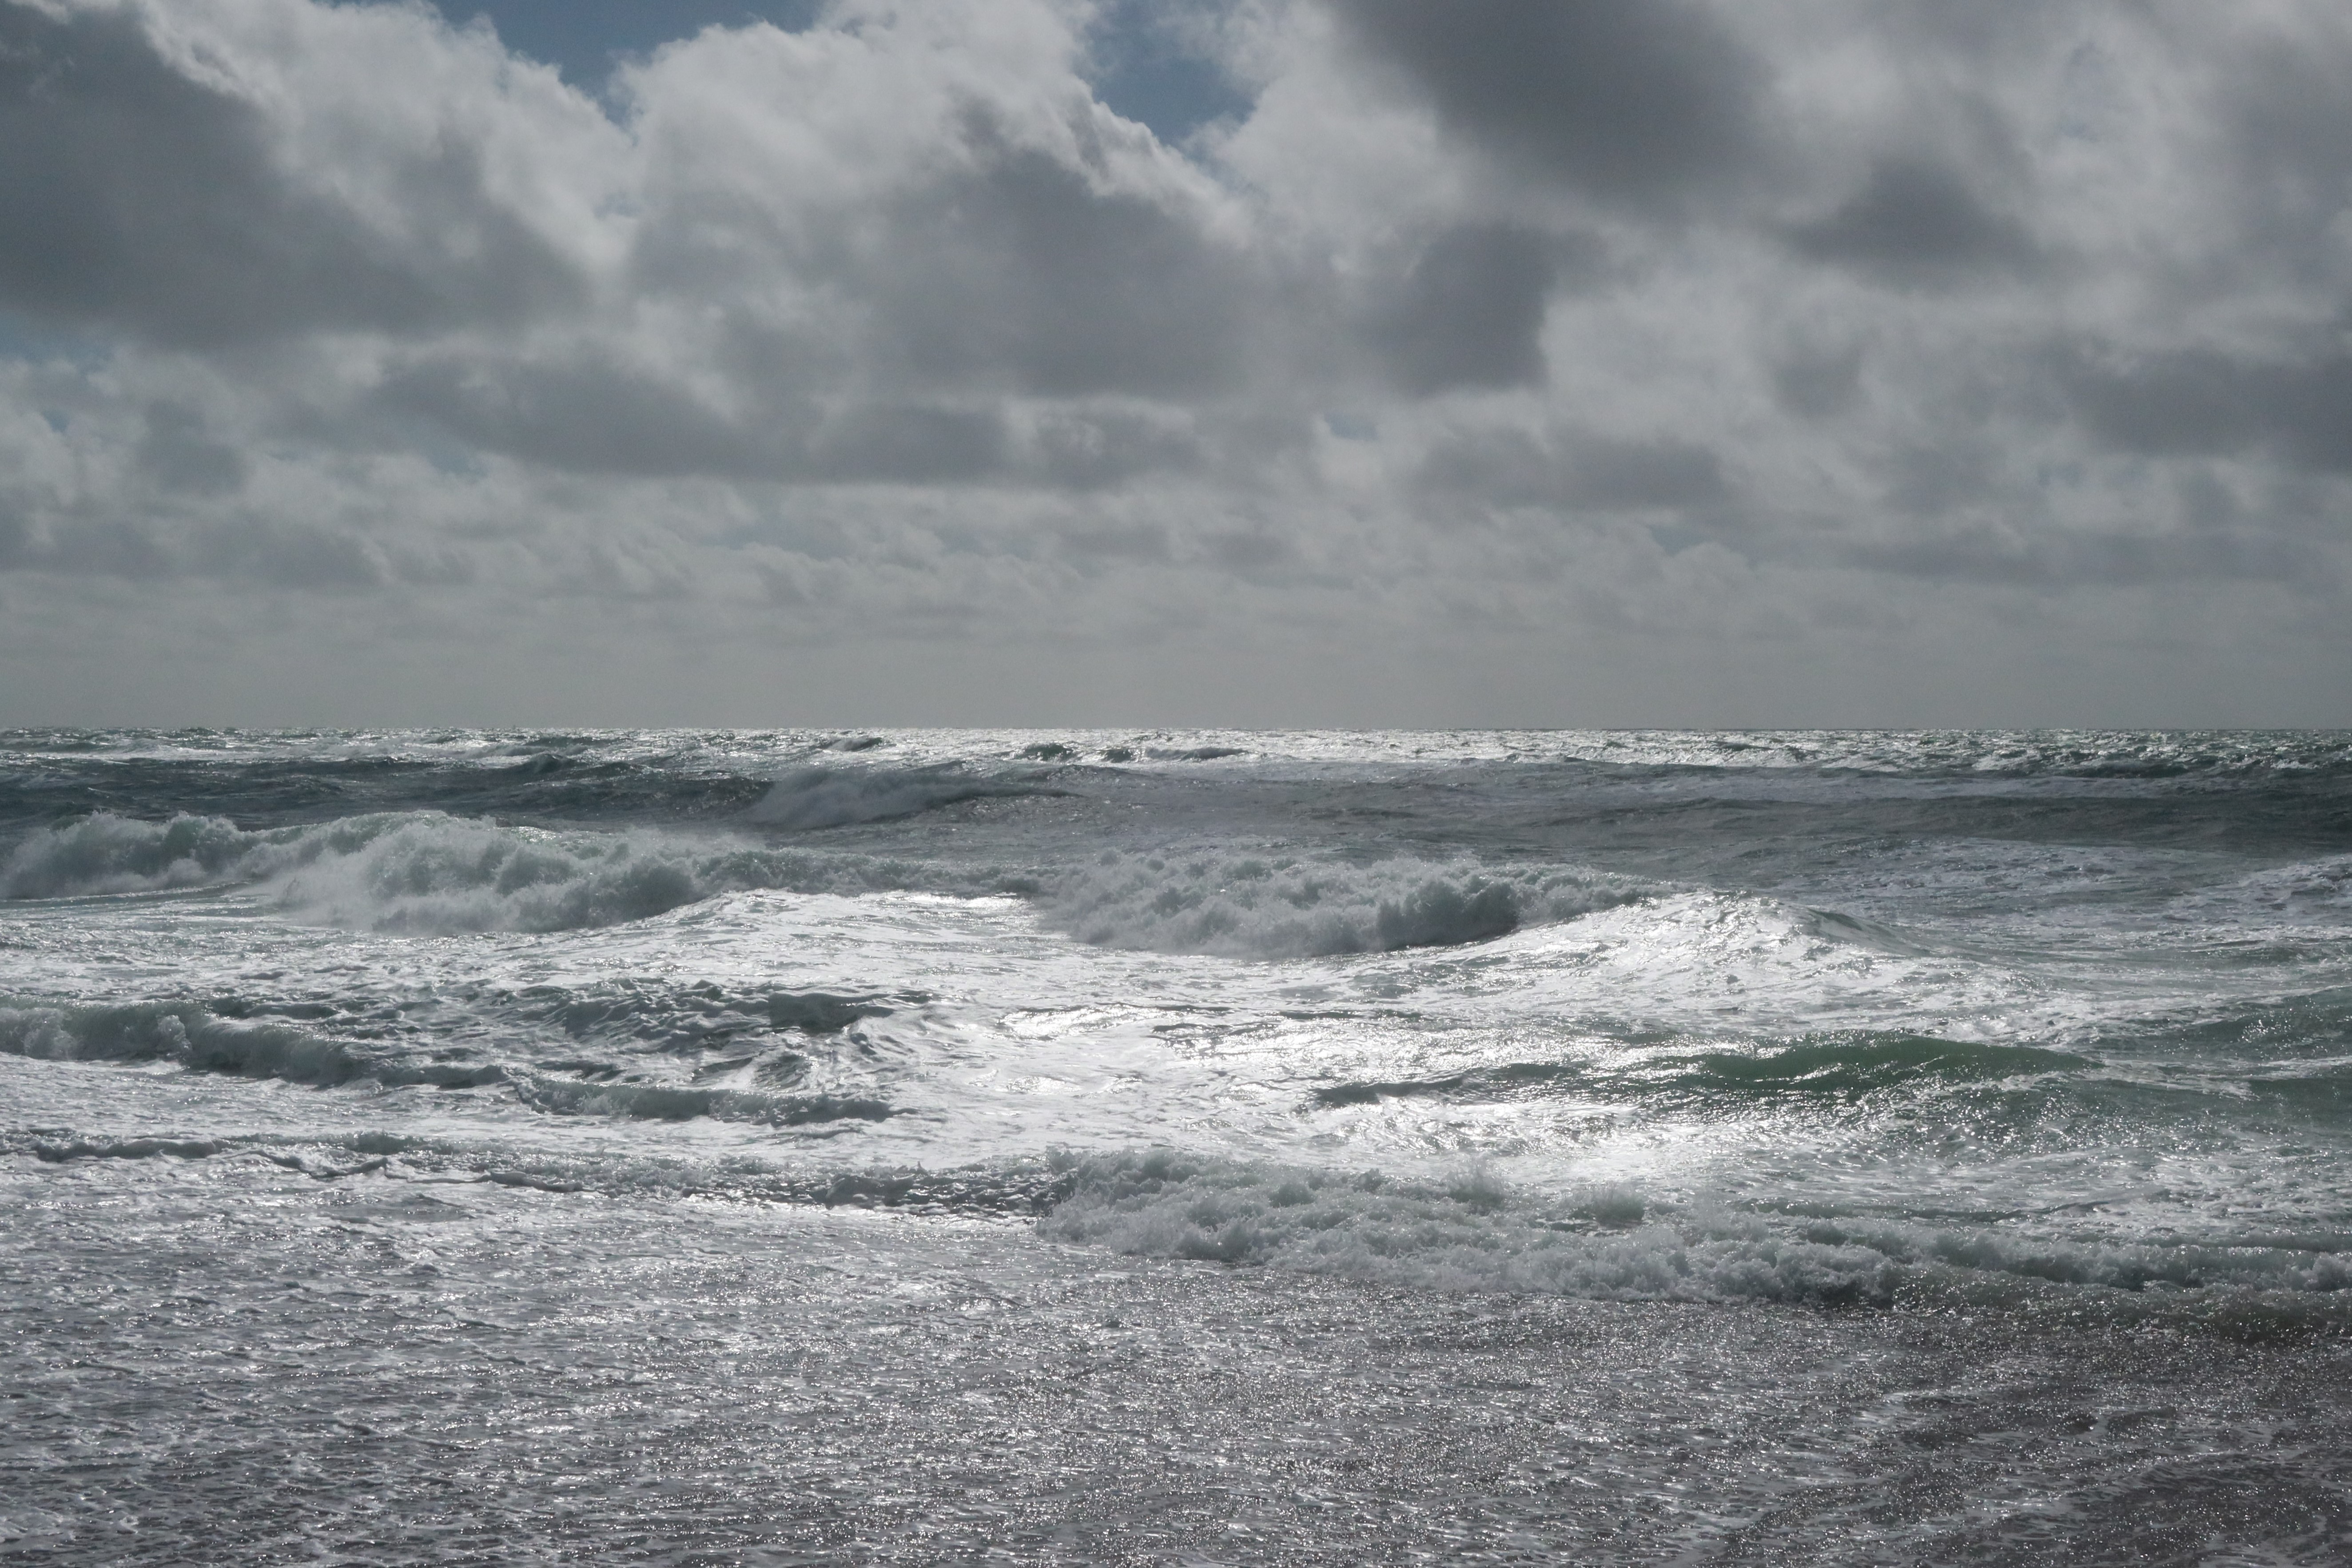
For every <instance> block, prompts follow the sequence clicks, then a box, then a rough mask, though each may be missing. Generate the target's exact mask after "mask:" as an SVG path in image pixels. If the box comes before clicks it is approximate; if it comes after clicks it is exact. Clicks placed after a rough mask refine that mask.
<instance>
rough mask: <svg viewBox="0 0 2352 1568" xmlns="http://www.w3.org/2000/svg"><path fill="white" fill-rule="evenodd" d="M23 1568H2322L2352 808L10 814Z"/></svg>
mask: <svg viewBox="0 0 2352 1568" xmlns="http://www.w3.org/2000/svg"><path fill="white" fill-rule="evenodd" d="M0 1216H5V1220H4V1222H0V1336H5V1341H0V1342H5V1346H6V1351H5V1366H6V1371H5V1377H0V1394H5V1405H0V1412H5V1418H0V1561H5V1562H6V1563H314V1562H315V1563H386V1564H390V1563H403V1564H405V1563H947V1562H956V1563H961V1562H975V1563H977V1562H1055V1563H1060V1562H1067V1563H1325V1562H1343V1563H1412V1562H1426V1561H1445V1562H1463V1563H1559V1562H1577V1563H1717V1562H1721V1563H2199V1564H2276V1563H2336V1562H2343V1561H2347V1560H2352V733H2345V732H2314V731H2281V732H2239V731H2231V732H2198V733H2189V732H2166V733H2120V732H2095V731H2035V732H2030V733H2024V732H2016V733H2012V732H1987V731H1909V732H1882V731H1870V732H1842V731H1802V732H1797V731H1773V732H1715V731H1708V732H1681V731H1675V732H1669V731H1412V732H1407V731H1213V730H1147V731H1136V730H1089V731H1004V730H973V731H945V730H904V731H902V730H874V731H859V730H826V731H652V730H647V731H455V730H436V731H424V730H418V731H279V732H263V731H215V730H182V731H143V730H142V731H134V730H99V731H81V730H18V731H7V732H0Z"/></svg>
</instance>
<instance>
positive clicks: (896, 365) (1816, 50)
mask: <svg viewBox="0 0 2352 1568" xmlns="http://www.w3.org/2000/svg"><path fill="white" fill-rule="evenodd" d="M2347 82H2352V7H2347V6H2346V5H2343V4H2342V3H2341V0H2241V3H2237V4H2231V5H2215V4H2210V3H2208V0H2131V3H2120V0H2119V3H2116V4H2095V3H2084V4H2072V5H2070V4H2056V3H2042V0H1969V3H1968V4H1952V3H1949V0H1908V3H1906V0H1868V3H1864V0H1851V3H1849V0H1736V3H1732V0H1726V3H1722V4H1706V3H1703V0H1556V3H1553V4H1542V3H1538V0H1447V3H1444V4H1439V3H1435V0H1418V3H1417V0H1199V3H1197V4H1189V5H1188V4H1185V3H1183V0H1154V3H1149V4H1147V3H1143V0H1133V3H1115V0H1106V3H1103V4H1095V5H1088V4H1083V3H1080V0H910V3H908V4H903V5H892V4H887V3H880V0H876V3H863V0H837V3H829V4H818V3H815V0H765V3H753V4H744V3H743V0H734V3H731V4H721V3H718V0H708V3H706V0H666V3H656V0H484V3H482V4H479V5H476V4H469V3H467V0H446V3H445V4H444V5H442V6H441V7H440V8H439V9H436V8H435V7H433V6H431V5H425V4H424V3H422V0H415V3H411V4H346V5H325V4H320V3H317V0H0V723H33V722H42V721H59V722H152V723H194V722H204V723H232V722H234V723H274V722H289V723H389V722H436V721H446V722H496V723H507V722H513V723H565V722H572V723H733V724H745V725H754V724H772V723H791V722H823V723H869V724H874V723H929V722H944V723H1106V724H1146V723H1172V722H1208V723H1236V724H1268V723H1276V724H1288V723H1325V724H1383V723H1385V724H1439V725H1443V724H1490V723H1527V724H1571V725H1578V724H1652V723H1656V724H1753V725H1773V724H1818V723H1845V724H1981V723H1991V724H2039V723H2079V724H2117V725H2145V724H2272V723H2333V724H2345V723H2352V613H2347V612H2352V602H2347V601H2352V594H2347V572H2348V571H2352V90H2347V87H2346V84H2347Z"/></svg>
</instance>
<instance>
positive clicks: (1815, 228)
mask: <svg viewBox="0 0 2352 1568" xmlns="http://www.w3.org/2000/svg"><path fill="white" fill-rule="evenodd" d="M1789 239H1790V244H1791V245H1793V246H1794V247H1796V249H1797V251H1798V253H1799V254H1801V255H1802V256H1804V257H1807V258H1810V259H1811V260H1815V261H1826V262H1831V263H1833V264H1835V265H1837V266H1840V267H1848V268H1853V269H1854V270H1855V271H1857V272H1860V273H1862V274H1864V276H1866V277H1870V278H1873V279H1877V280H1879V281H1881V282H1885V283H1890V284H1894V285H1895V286H1897V287H1923V286H1924V287H1947V286H1951V285H1955V284H1959V283H1964V282H1967V281H1969V280H1970V279H1983V278H1986V277H1988V276H1998V275H2000V274H2004V273H2006V274H2015V273H2019V272H2023V271H2027V270H2030V269H2032V268H2034V267H2036V266H2038V265H2040V263H2041V259H2042V258H2041V252H2040V250H2039V248H2038V247H2036V246H2035V244H2034V242H2033V238H2032V236H2031V235H2030V234H2028V233H2027V232H2026V230H2025V228H2024V226H2022V225H2021V224H2019V223H2017V222H2016V221H2015V220H2013V219H2011V218H2007V217H2004V216H2000V214H1998V213H1996V212H1994V211H1993V210H1992V209H1991V208H1990V207H1988V206H1987V205H1985V204H1984V203H1983V202H1982V201H1980V200H1979V198H1978V196H1977V195H1976V193H1975V192H1973V191H1972V190H1970V189H1969V184H1968V182H1967V181H1966V180H1964V179H1962V178H1961V177H1960V175H1959V174H1958V173H1957V172H1955V171H1954V170H1952V169H1951V168H1949V167H1948V166H1946V165H1945V164H1943V163H1937V162H1931V161H1928V160H1926V159H1918V158H1894V159H1889V160H1887V161H1886V162H1884V163H1880V164H1879V165H1878V166H1877V167H1876V168H1875V169H1874V170H1872V171H1871V174H1870V177H1869V178H1868V179H1867V180H1866V181H1865V182H1864V184H1863V186H1862V188H1861V189H1860V190H1858V191H1856V192H1855V193H1854V194H1853V195H1852V196H1851V197H1849V198H1848V199H1847V200H1846V201H1845V202H1844V203H1843V204H1842V205H1839V206H1838V207H1837V208H1836V210H1834V211H1832V212H1831V213H1829V214H1828V215H1827V216H1823V217H1821V218H1818V219H1816V220H1814V221H1813V222H1811V223H1807V224H1802V225H1800V226H1797V227H1795V228H1794V229H1791V230H1790V236H1789Z"/></svg>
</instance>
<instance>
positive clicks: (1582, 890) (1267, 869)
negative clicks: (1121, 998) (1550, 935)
mask: <svg viewBox="0 0 2352 1568" xmlns="http://www.w3.org/2000/svg"><path fill="white" fill-rule="evenodd" d="M1654 890H1655V889H1653V888H1652V887H1650V886H1649V885H1647V884H1643V883H1640V882H1636V881H1634V880H1633V879H1630V878H1623V877H1612V876H1608V875H1606V874H1603V873H1601V872H1596V871H1590V870H1585V869H1582V868H1574V867H1548V868H1484V867H1475V866H1468V865H1464V864H1461V863H1458V862H1448V861H1428V860H1420V859H1413V858H1398V859H1392V860H1382V861H1375V862H1372V863H1370V864H1368V865H1351V864H1346V863H1339V862H1332V861H1324V860H1303V859H1297V858H1287V857H1272V858H1256V857H1252V856H1230V855H1223V854H1216V853H1186V852H1175V853H1169V852H1163V853H1158V854H1128V853H1123V852H1121V851H1118V850H1106V851H1104V852H1103V853H1102V855H1101V856H1100V857H1099V858H1097V859H1096V860H1095V861H1094V862H1093V863H1092V864H1090V865H1087V866H1081V867H1078V868H1074V869H1072V870H1070V871H1068V872H1066V873H1064V874H1062V875H1061V876H1059V877H1056V878H1055V879H1053V880H1052V881H1051V882H1050V883H1048V884H1047V886H1046V888H1045V891H1044V894H1043V896H1042V898H1041V899H1040V901H1039V910H1040V913H1041V915H1042V916H1043V918H1044V919H1045V921H1046V922H1047V923H1048V924H1050V925H1053V926H1055V927H1057V928H1059V929H1061V930H1063V931H1068V932H1069V933H1070V934H1072V935H1074V936H1076V937H1077V938H1079V939H1080V940H1081V941H1084V942H1092V943H1094V944H1095V945H1097V946H1098V947H1118V948H1142V949H1148V950H1150V951H1153V952H1211V953H1223V954H1228V955H1234V956H1242V957H1253V958H1289V957H1303V956H1315V955H1332V954H1338V953H1349V952H1389V951H1392V950H1394V949H1398V948H1408V947H1444V946H1452V945H1455V944H1459V943H1463V942H1486V941H1489V940H1491V939H1493V938H1495V937H1498V936H1507V935H1508V934H1509V933H1511V932H1512V931H1517V930H1518V929H1519V928H1520V927H1521V926H1522V925H1531V924H1538V923H1543V922H1548V921H1564V920H1572V919H1574V918H1576V917H1577V916H1579V915H1584V914H1590V913H1591V912H1593V911H1594V910H1603V909H1610V908H1613V907H1615V906H1617V905H1619V904H1625V903H1631V902H1633V901H1635V900H1639V899H1643V898H1645V897H1648V896H1649V895H1650V894H1651V893H1652V892H1654Z"/></svg>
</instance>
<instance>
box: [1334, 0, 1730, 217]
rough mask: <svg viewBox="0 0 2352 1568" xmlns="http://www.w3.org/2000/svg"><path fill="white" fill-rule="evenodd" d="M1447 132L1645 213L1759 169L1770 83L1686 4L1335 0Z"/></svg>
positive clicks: (1704, 15) (1673, 0) (1671, 0)
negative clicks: (1762, 106) (1762, 104)
mask: <svg viewBox="0 0 2352 1568" xmlns="http://www.w3.org/2000/svg"><path fill="white" fill-rule="evenodd" d="M1332 9H1333V10H1334V12H1335V13H1336V14H1337V15H1338V16H1339V18H1340V20H1341V21H1342V23H1343V24H1344V25H1345V26H1346V27H1347V28H1348V29H1349V32H1350V33H1351V34H1352V35H1353V36H1354V37H1356V38H1358V39H1359V40H1360V42H1361V43H1362V44H1363V45H1365V46H1366V47H1368V48H1369V50H1370V52H1371V53H1373V54H1374V55H1375V56H1377V57H1378V58H1381V59H1382V60H1384V61H1385V62H1387V63H1388V64H1390V65H1391V66H1393V67H1395V68H1398V69H1400V70H1401V71H1402V73H1403V74H1404V75H1405V76H1406V77H1407V78H1408V79H1410V80H1411V81H1412V83H1413V84H1414V85H1415V86H1416V87H1417V88H1419V89H1421V90H1422V91H1423V92H1425V93H1426V94H1427V95H1428V97H1429V99H1430V100H1431V102H1432V103H1433V104H1434V105H1435V107H1436V109H1437V111H1438V113H1439V115H1440V116H1441V117H1442V118H1443V119H1444V121H1445V123H1446V124H1447V125H1448V126H1450V127H1452V128H1453V129H1454V130H1455V131H1457V132H1460V133H1462V134H1463V135H1465V136H1467V137H1469V138H1470V139H1471V140H1473V141H1474V142H1476V143H1478V144H1479V145H1480V146H1482V147H1485V148H1486V149H1487V150H1489V151H1490V152H1492V153H1495V154H1496V155H1497V156H1499V157H1501V158H1503V159H1505V160H1506V161H1507V162H1508V163H1511V164H1513V165H1514V166H1516V167H1517V168H1518V169H1520V170H1521V171H1523V172H1526V173H1530V174H1535V175H1537V176H1538V177H1539V178H1542V179H1546V180H1550V181H1558V182H1559V183H1561V184H1567V185H1570V186H1572V187H1574V188H1576V189H1578V190H1580V191H1583V192H1586V193H1588V194H1590V195H1596V196H1601V197H1604V198H1607V199H1609V200H1612V201H1615V202H1621V203H1627V204H1631V205H1637V206H1651V205H1658V204H1660V203H1666V202H1672V201H1673V200H1675V198H1677V197H1679V196H1681V195H1685V193H1687V192H1688V191H1690V190H1692V189H1693V188H1695V187H1703V186H1708V185H1715V184H1722V183H1724V182H1726V181H1727V180H1730V179H1732V178H1734V177H1736V176H1737V175H1738V174H1740V173H1741V172H1743V171H1744V170H1746V169H1748V168H1749V167H1751V166H1752V165H1753V163H1754V162H1755V156H1756V153H1757V144H1758V141H1759V136H1760V128H1759V101H1760V99H1761V95H1762V91H1763V88H1764V85H1765V82H1766V80H1767V74H1766V72H1765V71H1764V69H1763V68H1762V67H1761V65H1760V63H1759V61H1758V60H1757V59H1755V58H1753V57H1752V56H1751V55H1750V54H1749V53H1748V50H1747V49H1746V47H1744V46H1743V45H1742V43H1741V42H1740V41H1739V40H1738V38H1737V37H1735V36H1734V35H1733V34H1731V33H1730V32H1729V30H1727V28H1725V27H1724V26H1722V25H1721V24H1719V23H1718V22H1717V21H1716V19H1715V18H1714V16H1712V15H1710V14H1709V13H1708V12H1707V11H1706V10H1704V9H1702V8H1700V7H1698V6H1696V5H1685V4H1683V3H1681V0H1575V3H1572V4H1558V5H1546V4H1529V3H1528V0H1453V3H1451V4H1447V5H1426V4H1423V3H1421V0H1332Z"/></svg>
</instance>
